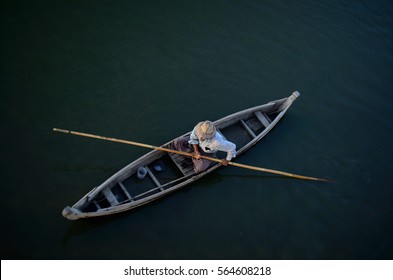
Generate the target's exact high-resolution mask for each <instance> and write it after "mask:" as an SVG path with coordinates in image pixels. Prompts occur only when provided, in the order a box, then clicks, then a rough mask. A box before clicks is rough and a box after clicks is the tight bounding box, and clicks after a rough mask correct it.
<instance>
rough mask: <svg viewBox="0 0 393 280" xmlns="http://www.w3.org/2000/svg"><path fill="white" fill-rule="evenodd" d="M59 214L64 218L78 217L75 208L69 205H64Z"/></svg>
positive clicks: (72, 218)
mask: <svg viewBox="0 0 393 280" xmlns="http://www.w3.org/2000/svg"><path fill="white" fill-rule="evenodd" d="M61 214H62V215H63V217H64V218H66V219H68V220H77V219H78V218H77V215H76V214H77V211H75V209H74V208H72V207H70V206H66V207H64V209H63V211H62V212H61Z"/></svg>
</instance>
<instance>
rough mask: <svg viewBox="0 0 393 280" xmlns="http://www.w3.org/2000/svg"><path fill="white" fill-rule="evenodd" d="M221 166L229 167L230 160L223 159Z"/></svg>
mask: <svg viewBox="0 0 393 280" xmlns="http://www.w3.org/2000/svg"><path fill="white" fill-rule="evenodd" d="M221 164H222V165H224V166H227V165H228V164H229V160H227V159H226V158H223V159H221Z"/></svg>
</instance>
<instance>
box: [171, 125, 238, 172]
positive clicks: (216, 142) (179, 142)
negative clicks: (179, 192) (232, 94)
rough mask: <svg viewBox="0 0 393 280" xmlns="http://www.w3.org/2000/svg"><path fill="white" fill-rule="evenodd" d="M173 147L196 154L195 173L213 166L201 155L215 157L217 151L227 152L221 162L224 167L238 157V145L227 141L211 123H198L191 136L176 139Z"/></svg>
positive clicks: (194, 160)
mask: <svg viewBox="0 0 393 280" xmlns="http://www.w3.org/2000/svg"><path fill="white" fill-rule="evenodd" d="M173 146H174V148H175V149H177V150H179V151H183V152H188V153H190V152H194V157H193V158H192V161H193V163H194V171H195V173H199V172H202V171H205V170H206V169H207V168H209V166H210V164H211V161H210V160H207V159H203V158H201V155H202V156H209V157H212V156H213V157H214V156H215V154H216V152H217V151H223V152H226V153H227V155H226V157H225V158H223V159H222V160H221V163H222V165H224V166H227V165H228V163H229V162H230V161H231V159H232V158H234V157H235V156H236V145H235V144H234V143H232V142H230V141H228V140H226V139H225V137H224V136H223V135H221V133H220V132H218V131H217V129H216V127H215V126H214V124H213V123H212V122H211V121H204V122H200V123H198V124H197V125H196V126H195V127H194V129H193V130H192V132H191V134H190V136H187V137H179V138H177V139H175V140H174V141H173Z"/></svg>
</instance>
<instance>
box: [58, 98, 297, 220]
mask: <svg viewBox="0 0 393 280" xmlns="http://www.w3.org/2000/svg"><path fill="white" fill-rule="evenodd" d="M299 95H300V94H299V92H298V91H295V92H293V93H292V95H290V96H289V97H287V98H283V99H279V100H275V101H271V102H269V103H267V104H264V105H260V106H256V107H253V108H249V109H246V110H243V111H240V112H237V113H234V114H231V115H229V116H226V117H224V118H221V119H219V120H217V121H215V122H214V124H215V126H216V127H217V130H218V131H219V132H220V133H221V134H222V135H223V136H224V137H225V138H226V139H228V140H229V141H231V142H233V143H235V144H236V148H237V156H240V155H241V154H242V153H244V152H245V151H246V150H248V149H249V148H250V147H252V146H253V145H255V144H256V143H257V142H258V141H260V140H261V139H262V138H263V137H264V136H265V135H266V134H267V133H268V132H269V131H270V130H271V129H272V128H273V127H274V126H275V125H276V124H277V122H278V121H279V120H280V119H281V118H282V116H283V115H284V114H285V113H286V111H287V110H288V108H289V107H290V106H291V104H292V102H293V101H294V100H295V99H296V98H297V97H299ZM190 133H191V132H188V133H186V134H184V135H183V136H187V135H189V134H190ZM171 142H172V141H170V142H168V143H166V144H164V145H162V146H161V147H164V148H170V144H171ZM224 155H225V154H224ZM219 156H220V155H219ZM220 166H221V164H219V163H215V162H214V163H212V165H211V166H210V167H209V168H208V169H207V170H206V171H204V172H202V173H198V174H195V173H194V170H193V164H192V160H191V158H189V157H184V156H182V155H178V154H173V153H169V152H166V151H158V150H153V151H151V152H149V153H147V154H145V155H144V156H142V157H140V158H139V159H137V160H135V161H133V162H131V163H130V164H128V165H127V166H125V167H124V168H123V169H121V170H119V171H118V172H116V173H115V174H114V175H112V176H111V177H110V178H109V179H107V180H106V181H105V182H104V183H102V184H101V185H99V186H98V187H95V188H93V189H92V190H91V191H90V192H89V193H87V194H86V195H85V196H83V197H82V198H81V199H80V200H79V201H78V202H76V203H75V204H74V205H73V206H72V207H70V206H67V207H65V208H64V210H63V212H62V214H63V216H64V217H65V218H67V219H70V220H77V219H80V218H90V217H98V216H104V215H110V214H115V213H119V212H123V211H127V210H130V209H133V208H135V207H139V206H141V205H144V204H146V203H149V202H151V201H153V200H156V199H158V198H161V197H163V196H165V195H167V194H169V193H172V192H174V191H176V190H178V189H180V188H182V187H184V186H186V185H188V184H190V183H192V182H194V181H195V180H197V179H199V178H201V177H203V176H205V175H207V174H209V173H210V172H213V171H214V170H216V169H217V168H219V167H220Z"/></svg>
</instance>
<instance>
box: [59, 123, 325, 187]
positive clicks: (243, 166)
mask: <svg viewBox="0 0 393 280" xmlns="http://www.w3.org/2000/svg"><path fill="white" fill-rule="evenodd" d="M53 131H56V132H61V133H66V134H73V135H78V136H83V137H88V138H95V139H100V140H106V141H111V142H118V143H123V144H128V145H133V146H139V147H144V148H149V149H153V150H158V151H163V152H169V153H174V154H179V155H183V156H187V157H195V155H194V154H192V153H187V152H183V151H178V150H172V149H168V148H164V147H157V146H153V145H148V144H143V143H139V142H134V141H129V140H122V139H116V138H111V137H105V136H99V135H94V134H88V133H83V132H77V131H71V130H66V129H60V128H53ZM200 157H201V158H204V159H207V160H210V161H214V162H218V163H221V160H220V159H218V158H212V157H207V156H202V155H201V156H200ZM228 164H229V165H232V166H236V167H240V168H246V169H251V170H255V171H262V172H267V173H273V174H278V175H282V176H287V177H291V178H296V179H302V180H312V181H322V182H331V180H328V179H323V178H315V177H309V176H303V175H297V174H293V173H287V172H283V171H278V170H273V169H267V168H263V167H256V166H251V165H246V164H240V163H236V162H232V161H230V162H229V163H228Z"/></svg>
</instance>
